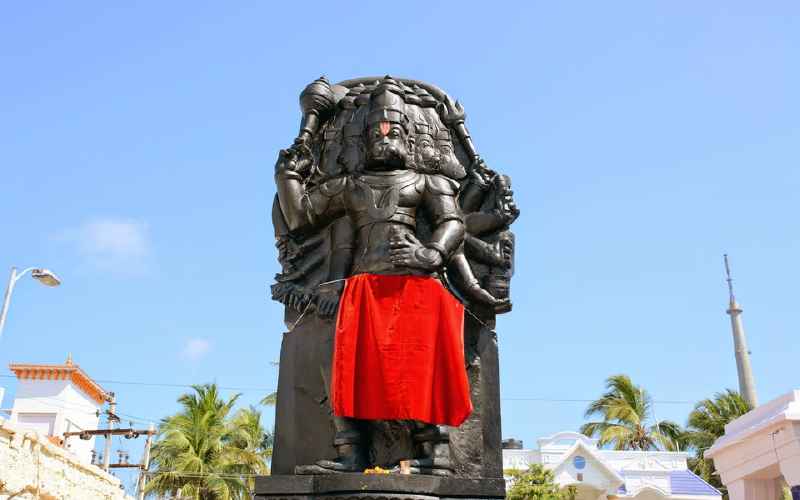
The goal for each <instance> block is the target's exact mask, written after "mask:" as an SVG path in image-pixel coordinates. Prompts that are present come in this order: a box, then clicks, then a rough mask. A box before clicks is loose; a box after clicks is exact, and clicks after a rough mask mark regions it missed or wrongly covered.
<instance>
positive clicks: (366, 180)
mask: <svg viewBox="0 0 800 500" xmlns="http://www.w3.org/2000/svg"><path fill="white" fill-rule="evenodd" d="M424 189H425V178H424V177H423V176H421V175H419V174H418V173H416V172H413V171H410V170H407V171H403V172H401V173H399V174H394V175H372V174H357V175H355V176H353V177H352V178H351V180H350V181H349V182H348V186H347V189H346V191H345V194H344V198H345V206H346V207H347V212H348V214H349V215H350V217H351V218H352V219H353V220H354V222H355V225H356V228H361V227H363V226H365V225H367V224H372V223H375V222H398V223H402V224H406V225H409V226H411V227H416V214H417V207H418V206H419V203H420V200H421V199H422V192H423V190H424Z"/></svg>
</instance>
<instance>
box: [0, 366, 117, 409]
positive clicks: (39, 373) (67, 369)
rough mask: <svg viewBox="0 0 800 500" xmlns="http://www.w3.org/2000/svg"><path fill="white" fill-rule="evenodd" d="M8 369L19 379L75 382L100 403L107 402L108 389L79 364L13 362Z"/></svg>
mask: <svg viewBox="0 0 800 500" xmlns="http://www.w3.org/2000/svg"><path fill="white" fill-rule="evenodd" d="M8 369H9V370H11V371H12V372H14V374H15V375H16V376H17V378H18V379H25V380H29V379H30V380H67V379H69V381H70V382H72V383H73V384H75V386H76V387H77V388H78V389H80V390H81V391H82V392H83V393H84V394H86V395H87V396H89V397H90V398H92V399H93V400H94V401H95V402H97V403H98V404H103V403H104V402H105V397H106V394H109V393H108V391H106V390H105V389H103V387H102V386H101V385H100V384H98V383H97V382H95V381H94V380H92V377H90V376H89V375H87V374H86V372H85V371H83V370H82V369H81V367H80V366H78V365H73V364H71V363H68V364H66V365H43V364H26V363H11V364H9V365H8Z"/></svg>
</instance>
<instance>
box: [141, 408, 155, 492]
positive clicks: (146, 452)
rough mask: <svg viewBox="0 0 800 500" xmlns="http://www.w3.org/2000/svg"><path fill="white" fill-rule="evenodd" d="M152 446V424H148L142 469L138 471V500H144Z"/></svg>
mask: <svg viewBox="0 0 800 500" xmlns="http://www.w3.org/2000/svg"><path fill="white" fill-rule="evenodd" d="M151 444H153V422H150V433H148V434H147V444H145V445H144V459H143V460H142V468H141V469H139V500H144V483H145V479H146V476H145V472H147V470H148V469H149V468H150V445H151Z"/></svg>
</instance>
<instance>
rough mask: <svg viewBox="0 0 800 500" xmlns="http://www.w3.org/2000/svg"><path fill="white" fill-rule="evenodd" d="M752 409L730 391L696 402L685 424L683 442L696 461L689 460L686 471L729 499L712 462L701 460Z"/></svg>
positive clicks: (739, 396) (739, 395) (741, 398)
mask: <svg viewBox="0 0 800 500" xmlns="http://www.w3.org/2000/svg"><path fill="white" fill-rule="evenodd" d="M752 409H753V407H752V406H751V405H750V404H749V403H748V402H747V400H745V399H744V398H743V397H742V395H741V394H739V393H738V392H736V391H734V390H733V389H726V391H725V392H724V393H723V392H717V393H715V394H714V399H709V398H705V399H703V400H700V401H698V402H697V403H696V404H695V405H694V408H693V409H692V411H691V412H689V418H688V420H687V422H686V427H687V430H686V433H685V436H684V441H685V443H686V445H687V448H691V449H694V450H695V458H692V459H689V469H691V471H692V472H694V473H695V474H697V475H698V476H700V477H701V478H703V480H704V481H705V482H707V483H708V484H710V485H711V486H713V487H715V488H717V489H718V490H720V491H721V492H722V493H723V498H724V499H727V498H728V492H727V488H725V486H724V485H723V484H722V481H721V479H720V477H719V473H717V469H716V468H715V467H714V461H713V460H711V459H710V458H703V452H704V451H706V450H707V449H709V448H711V446H713V445H714V443H715V442H716V441H717V439H719V438H721V437H722V436H723V435H724V434H725V425H726V424H728V423H730V422H731V421H733V420H735V419H737V418H739V417H741V416H742V415H744V414H745V413H747V412H749V411H750V410H752Z"/></svg>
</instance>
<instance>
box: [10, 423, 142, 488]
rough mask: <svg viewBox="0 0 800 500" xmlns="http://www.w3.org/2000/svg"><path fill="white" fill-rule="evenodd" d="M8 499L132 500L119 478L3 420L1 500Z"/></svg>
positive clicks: (24, 428) (31, 431) (34, 433)
mask: <svg viewBox="0 0 800 500" xmlns="http://www.w3.org/2000/svg"><path fill="white" fill-rule="evenodd" d="M8 498H13V499H14V500H33V499H35V498H40V499H48V500H74V499H80V500H133V499H132V498H131V497H128V496H126V495H125V493H124V491H123V490H122V489H120V483H119V479H117V478H115V477H113V476H111V475H110V474H107V473H105V472H103V470H102V469H100V468H99V467H96V466H94V465H92V464H90V463H89V462H86V461H83V460H80V459H79V458H77V457H75V456H73V455H72V454H70V453H67V452H66V451H64V450H62V449H61V448H58V447H57V446H55V445H53V444H52V443H50V442H49V441H48V440H47V438H45V437H44V436H42V435H40V434H38V433H36V432H35V431H33V430H31V429H28V428H27V427H23V426H21V425H18V424H15V423H12V422H11V421H9V420H3V419H0V500H4V499H8Z"/></svg>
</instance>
